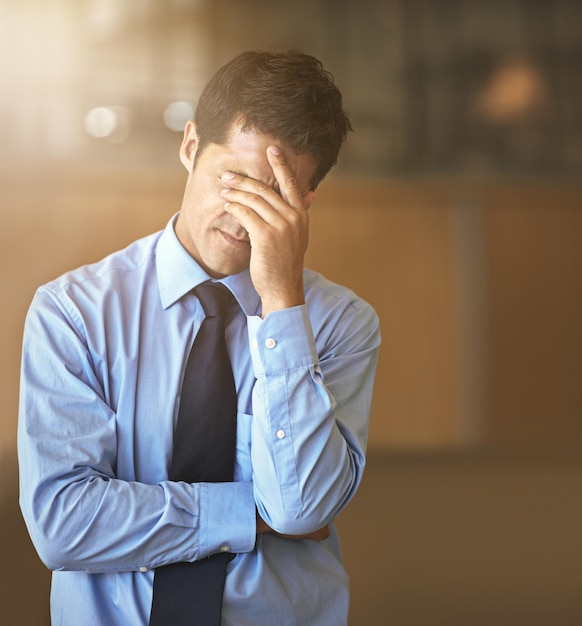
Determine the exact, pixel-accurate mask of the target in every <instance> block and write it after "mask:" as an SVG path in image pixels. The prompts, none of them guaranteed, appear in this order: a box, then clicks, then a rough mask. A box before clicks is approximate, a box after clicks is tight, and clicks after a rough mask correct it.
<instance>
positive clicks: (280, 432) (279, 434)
mask: <svg viewBox="0 0 582 626" xmlns="http://www.w3.org/2000/svg"><path fill="white" fill-rule="evenodd" d="M275 434H276V435H277V439H285V431H284V430H283V429H282V428H281V429H280V430H278V431H277V432H276V433H275Z"/></svg>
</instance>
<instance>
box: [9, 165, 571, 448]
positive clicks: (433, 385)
mask: <svg viewBox="0 0 582 626" xmlns="http://www.w3.org/2000/svg"><path fill="white" fill-rule="evenodd" d="M1 180H2V183H1V187H0V220H1V228H0V280H1V287H2V292H3V294H4V302H5V306H4V311H3V314H2V319H3V324H2V325H1V327H0V342H1V343H0V346H1V352H0V355H1V356H0V368H1V371H0V374H1V376H0V398H1V402H2V409H3V419H2V421H1V422H0V442H1V444H2V445H1V446H0V450H4V449H12V448H13V446H14V440H15V432H16V412H17V396H18V369H19V359H20V340H21V329H22V322H23V318H24V315H25V312H26V309H27V306H28V303H29V302H30V298H31V297H32V294H33V291H34V289H35V288H36V286H38V285H39V284H41V283H42V282H44V281H46V280H49V279H50V278H52V277H53V276H56V275H57V274H59V273H61V272H63V271H65V270H67V269H70V268H72V267H75V266H77V265H80V264H82V263H85V262H90V261H94V260H97V259H99V258H100V257H101V256H103V255H104V254H106V253H108V252H111V251H113V250H115V249H117V248H119V247H121V246H124V245H125V244H127V243H129V242H130V241H132V240H133V239H134V238H136V237H139V236H141V235H145V234H147V233H149V232H152V231H154V230H157V229H159V228H161V227H163V226H164V224H165V223H166V221H167V219H168V218H169V217H170V216H171V215H172V214H173V213H174V212H175V211H176V210H177V209H178V207H179V202H180V199H181V194H182V188H183V183H184V175H183V174H182V172H181V171H180V170H179V169H175V170H171V171H169V170H157V169H135V170H130V169H127V170H123V171H109V170H106V169H102V170H90V171H89V170H83V169H82V168H67V169H66V170H65V169H61V170H54V171H50V172H49V171H47V170H46V169H45V170H44V173H42V172H41V173H40V174H39V173H38V172H32V171H31V170H30V169H29V170H26V171H22V170H16V169H12V170H10V169H8V168H5V169H4V171H3V172H2V177H1ZM311 224H312V226H311V227H312V235H311V242H310V249H309V252H308V259H307V261H308V264H309V265H310V266H311V267H313V268H314V269H317V270H319V271H322V272H323V273H325V274H326V275H328V276H329V277H330V278H332V279H335V280H337V281H339V282H342V283H344V284H346V285H348V286H350V287H351V288H353V289H354V290H355V291H356V292H358V293H359V294H360V295H361V296H363V297H364V298H365V299H367V300H369V301H370V302H371V303H372V304H373V305H374V306H375V307H376V309H377V311H378V313H379V315H380V319H381V323H382V330H383V346H382V351H381V357H380V364H379V370H378V377H377V384H376V394H375V398H374V404H373V415H372V426H371V433H370V447H371V448H373V449H381V450H386V449H422V450H426V449H442V448H451V447H453V448H457V447H464V446H474V445H482V444H512V445H513V444H528V445H536V446H543V445H546V444H548V445H549V444H551V445H578V444H579V440H580V424H581V417H582V391H581V387H580V384H579V381H580V380H581V378H582V325H581V324H580V320H581V319H582V291H581V290H580V287H579V286H580V284H581V283H582V281H581V279H582V276H581V274H582V246H580V245H579V242H580V239H581V235H582V188H581V187H580V186H579V185H575V184H573V183H570V184H568V183H564V184H557V183H552V184H550V183H546V184H542V183H539V182H538V183H519V184H517V183H515V184H513V185H510V184H505V185H502V184H499V183H498V184H492V183H491V184H486V183H484V182H481V183H471V184H469V183H467V182H465V183H460V182H454V181H443V180H440V181H438V180H424V181H422V180H410V181H398V182H397V181H378V180H365V179H351V180H345V179H340V178H339V177H333V176H332V177H331V178H330V179H329V180H327V181H325V182H324V183H323V185H322V186H321V188H320V190H318V199H317V201H316V203H315V204H314V206H313V207H312V212H311Z"/></svg>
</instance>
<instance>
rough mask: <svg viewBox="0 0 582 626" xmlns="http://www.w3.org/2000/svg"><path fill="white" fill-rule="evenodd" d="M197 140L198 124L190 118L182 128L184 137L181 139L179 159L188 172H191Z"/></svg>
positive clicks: (198, 140)
mask: <svg viewBox="0 0 582 626" xmlns="http://www.w3.org/2000/svg"><path fill="white" fill-rule="evenodd" d="M199 142H200V136H199V135H198V126H197V125H196V122H195V121H194V120H190V121H188V122H187V123H186V128H184V139H182V145H181V146H180V161H181V162H182V165H183V166H184V167H185V168H186V169H187V170H188V172H191V171H192V167H193V166H194V157H195V156H196V151H197V150H198V144H199Z"/></svg>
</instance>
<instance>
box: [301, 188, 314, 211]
mask: <svg viewBox="0 0 582 626" xmlns="http://www.w3.org/2000/svg"><path fill="white" fill-rule="evenodd" d="M314 200H315V191H306V192H305V193H304V194H303V202H304V203H305V208H306V209H309V208H310V207H311V205H312V204H313V201H314Z"/></svg>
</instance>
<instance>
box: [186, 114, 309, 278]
mask: <svg viewBox="0 0 582 626" xmlns="http://www.w3.org/2000/svg"><path fill="white" fill-rule="evenodd" d="M270 145H277V146H278V147H279V148H280V149H281V150H282V152H283V154H284V155H285V157H286V159H287V163H288V165H289V167H290V168H291V170H292V171H293V173H294V174H295V176H296V178H297V180H298V182H299V186H300V188H301V190H302V191H303V192H304V199H305V200H306V204H307V205H308V204H309V203H310V201H311V198H312V196H313V193H312V192H310V191H309V189H310V186H311V179H312V177H313V174H314V172H315V167H316V166H315V162H314V160H313V158H312V157H311V156H309V155H306V154H302V155H297V154H295V153H293V152H292V151H291V150H290V149H289V148H287V147H286V146H284V145H283V144H282V143H281V142H280V141H278V140H277V139H275V138H274V137H271V136H269V135H263V134H259V133H255V132H242V131H241V130H240V124H234V125H233V128H232V130H231V132H230V134H229V138H228V141H227V142H226V144H225V145H218V144H214V143H210V144H207V145H206V146H205V147H204V149H203V150H202V151H201V152H198V147H199V136H198V132H197V128H196V124H195V123H194V122H188V124H187V126H186V130H185V132H184V140H183V142H182V146H181V148H180V160H181V161H182V164H183V165H184V167H186V169H187V170H188V172H189V175H188V181H187V183H186V189H185V192H184V199H183V201H182V208H181V211H180V214H179V216H178V220H177V222H176V235H177V236H178V239H179V240H180V243H181V244H182V245H183V246H184V247H185V248H186V250H187V251H188V252H189V253H190V255H191V256H192V257H193V258H194V259H195V260H196V261H197V262H198V263H199V264H200V265H201V266H202V267H203V268H204V270H205V271H206V272H207V273H208V274H209V275H210V276H212V277H213V278H222V277H223V276H228V275H230V274H238V273H239V272H242V271H243V270H244V269H246V268H247V267H248V265H249V261H250V256H251V246H250V242H249V237H248V233H247V232H246V230H245V229H244V228H243V227H242V226H241V225H240V224H239V223H238V222H237V221H236V220H235V219H234V218H233V217H232V216H230V215H228V214H227V213H226V212H225V211H224V204H225V200H224V198H223V197H222V196H221V195H220V191H221V190H222V189H223V188H224V185H223V183H222V181H221V176H222V174H224V172H227V171H231V172H237V173H239V174H243V175H245V176H248V177H250V178H254V179H256V180H260V181H262V182H264V183H266V184H268V185H270V186H271V187H273V188H274V189H276V190H278V183H277V179H276V178H275V175H274V173H273V170H272V168H271V166H270V165H269V162H268V161H267V155H266V150H267V147H268V146H270Z"/></svg>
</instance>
